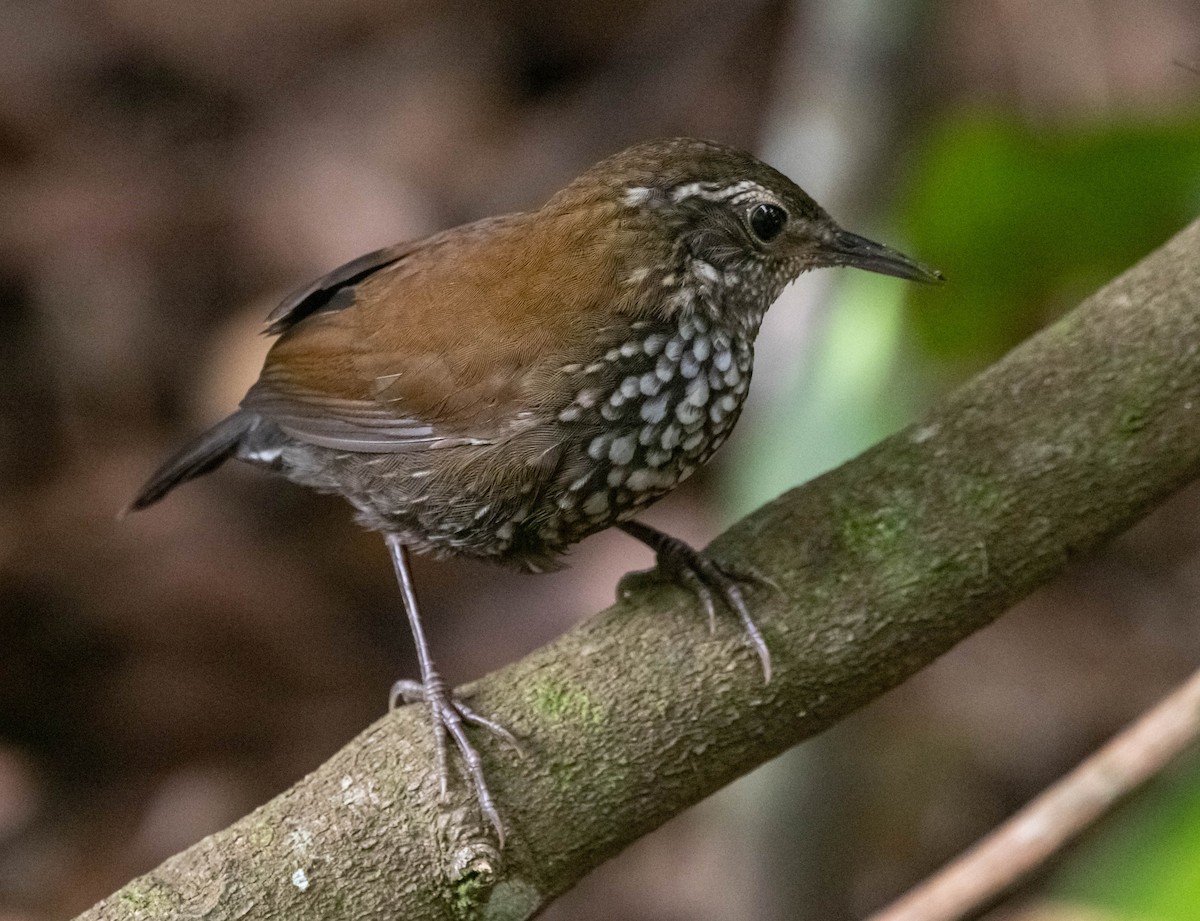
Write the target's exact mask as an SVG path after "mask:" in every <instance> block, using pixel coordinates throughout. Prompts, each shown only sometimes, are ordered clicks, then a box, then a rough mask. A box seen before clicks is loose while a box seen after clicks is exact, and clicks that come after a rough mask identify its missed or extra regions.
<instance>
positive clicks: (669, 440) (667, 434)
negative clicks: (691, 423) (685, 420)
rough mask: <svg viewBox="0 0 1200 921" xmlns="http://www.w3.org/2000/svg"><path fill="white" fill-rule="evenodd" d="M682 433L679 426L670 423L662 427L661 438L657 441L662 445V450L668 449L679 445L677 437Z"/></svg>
mask: <svg viewBox="0 0 1200 921" xmlns="http://www.w3.org/2000/svg"><path fill="white" fill-rule="evenodd" d="M682 434H683V433H682V432H681V431H680V430H679V426H677V425H675V424H674V423H672V424H671V425H668V426H667V427H666V428H665V429H663V433H662V438H660V439H659V440H658V443H659V444H661V445H662V448H663V450H664V451H670V450H672V449H674V448H677V447H679V438H680V435H682Z"/></svg>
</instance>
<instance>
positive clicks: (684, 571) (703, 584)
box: [617, 521, 779, 683]
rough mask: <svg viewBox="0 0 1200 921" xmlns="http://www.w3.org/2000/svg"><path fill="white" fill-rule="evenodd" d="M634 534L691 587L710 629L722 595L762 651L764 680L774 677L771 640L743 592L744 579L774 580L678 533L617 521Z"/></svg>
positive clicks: (753, 645)
mask: <svg viewBox="0 0 1200 921" xmlns="http://www.w3.org/2000/svg"><path fill="white" fill-rule="evenodd" d="M617 527H618V528H620V529H621V530H622V531H624V532H625V533H626V534H628V535H629V536H630V537H633V538H636V539H637V540H640V541H641V542H642V543H643V544H645V545H646V546H647V547H649V548H650V549H651V550H653V551H654V553H655V555H656V557H657V560H658V567H659V569H661V570H662V571H663V573H665V574H666V575H667V576H668V577H670V578H672V579H673V580H675V581H676V582H679V583H680V584H682V585H683V586H685V587H686V588H688V589H690V590H691V591H692V592H693V593H694V594H695V595H696V597H698V598H699V599H700V603H701V604H703V605H704V610H705V612H706V613H707V614H708V625H709V629H710V630H711V629H713V628H714V627H715V625H716V620H717V609H716V603H715V600H714V597H713V596H714V594H715V595H719V596H720V598H721V600H722V601H723V602H724V603H725V606H726V607H727V608H729V610H731V611H733V613H734V614H736V615H737V616H738V619H739V620H741V622H742V626H743V627H744V628H745V630H746V639H747V641H748V642H749V643H750V646H751V648H752V649H753V650H754V652H755V653H756V654H757V655H758V660H759V661H760V662H761V663H762V670H763V681H764V682H765V683H770V681H771V651H770V650H769V649H767V641H766V640H765V639H763V635H762V631H761V630H759V629H758V625H757V624H756V623H755V622H754V619H753V618H752V617H751V616H750V609H749V608H748V607H747V606H746V599H745V597H744V596H743V595H742V583H746V582H753V583H758V584H760V585H767V586H770V587H772V588H775V589H778V588H779V586H777V585H776V584H775V583H774V582H773V581H772V580H770V579H768V578H766V577H765V576H762V575H760V574H758V573H756V572H753V571H750V570H746V571H743V570H740V569H734V568H733V567H731V566H729V565H728V564H725V563H718V562H717V561H716V560H714V559H712V558H711V557H707V556H705V555H704V554H703V553H700V552H699V551H698V550H695V549H694V548H692V547H690V546H688V545H687V544H686V543H684V542H683V541H681V540H680V539H679V538H678V537H672V536H671V535H670V534H664V533H663V532H662V531H659V530H658V529H657V528H652V527H650V526H649V525H647V524H642V523H641V522H640V521H623V522H621V523H620V524H618V525H617Z"/></svg>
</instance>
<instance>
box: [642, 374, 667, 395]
mask: <svg viewBox="0 0 1200 921" xmlns="http://www.w3.org/2000/svg"><path fill="white" fill-rule="evenodd" d="M664 383H665V381H661V380H659V379H658V375H657V374H656V373H655V372H653V371H647V372H646V373H645V374H643V375H642V376H641V377H640V378H639V379H638V390H640V391H641V392H642V396H647V397H652V396H655V395H656V394H657V393H658V392H659V391H660V390H662V387H663V384H664Z"/></svg>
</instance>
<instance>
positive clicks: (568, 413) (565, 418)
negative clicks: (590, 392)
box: [558, 406, 582, 422]
mask: <svg viewBox="0 0 1200 921" xmlns="http://www.w3.org/2000/svg"><path fill="white" fill-rule="evenodd" d="M581 413H582V410H581V409H580V408H579V407H578V406H568V407H567V408H566V409H564V410H563V411H562V412H560V413H559V414H558V421H559V422H576V421H578V419H579V416H580V415H581Z"/></svg>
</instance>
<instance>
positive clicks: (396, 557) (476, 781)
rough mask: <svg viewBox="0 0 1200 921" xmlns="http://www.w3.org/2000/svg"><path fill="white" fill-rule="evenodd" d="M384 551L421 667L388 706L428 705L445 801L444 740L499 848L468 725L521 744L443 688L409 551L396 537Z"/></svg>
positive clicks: (395, 690) (500, 831)
mask: <svg viewBox="0 0 1200 921" xmlns="http://www.w3.org/2000/svg"><path fill="white" fill-rule="evenodd" d="M385 539H386V540H387V545H388V552H389V553H390V554H391V557H392V565H393V566H394V567H395V569H396V579H397V581H399V583H400V594H401V596H402V598H403V601H404V613H405V614H407V615H408V625H409V626H410V627H411V628H412V635H413V641H414V642H415V643H416V646H417V661H418V662H419V663H420V666H421V680H420V682H419V683H418V682H416V681H397V682H396V683H395V685H393V686H392V692H391V695H390V697H389V704H390V706H391V707H392V708H394V707H395V706H396V705H397V704H398V703H399V701H401V700H403V701H404V702H405V703H413V702H414V701H424V702H425V703H426V704H428V706H429V717H430V721H431V722H432V724H433V738H434V746H435V751H436V753H437V772H438V783H439V785H440V789H441V795H442V798H443V799H444V798H445V797H446V795H447V793H448V792H449V783H450V781H449V765H448V763H447V760H448V759H447V755H446V736H450V738H452V739H453V740H454V744H455V745H456V746H458V751H459V753H460V754H461V755H462V759H463V764H464V765H466V769H467V774H468V775H470V778H471V783H472V784H473V785H474V787H475V797H476V799H477V800H478V801H479V808H480V810H481V811H482V812H483V815H484V817H485V818H486V819H487V820H488V822H490V823H491V825H492V827H493V828H494V829H495V830H496V837H497V839H498V841H499V843H500V844H501V846H503V844H504V825H503V824H502V823H501V822H500V814H499V813H498V812H497V811H496V804H495V802H494V801H493V800H492V794H491V793H490V792H489V791H488V788H487V783H486V781H485V780H484V777H483V762H482V761H481V759H480V757H479V752H477V751H476V750H475V747H474V746H473V745H472V744H471V741H470V740H469V739H468V738H467V732H466V728H465V724H466V723H474V724H475V725H477V726H482V727H484V728H485V729H488V730H490V731H491V732H493V733H495V734H496V735H498V736H500V737H501V738H502V739H504V740H505V741H507V742H510V743H511V744H512V745H513V746H514V747H517V748H518V750H519V746H518V744H517V740H516V739H515V738H514V737H513V734H512V733H511V732H509V731H508V730H507V729H505V728H504V727H503V726H501V725H500V724H499V723H496V722H493V721H492V720H489V719H487V718H486V717H483V716H480V715H479V714H478V713H476V712H475V711H474V710H472V709H471V708H470V707H468V706H466V705H465V704H463V703H462V702H460V701H458V700H456V699H455V697H454V694H453V692H452V691H451V690H450V688H449V687H447V686H446V681H445V679H444V678H442V676H441V675H440V674H439V673H438V671H437V669H436V668H435V667H434V664H433V659H432V658H431V657H430V655H429V642H428V641H427V640H426V639H425V630H424V628H423V627H422V626H421V614H420V611H419V610H418V608H417V593H416V589H415V588H414V586H413V579H412V573H411V572H410V570H409V566H408V548H407V547H405V546H404V544H403V543H402V542H401V540H400V538H399V537H397V536H396V535H394V534H388V535H385Z"/></svg>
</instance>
